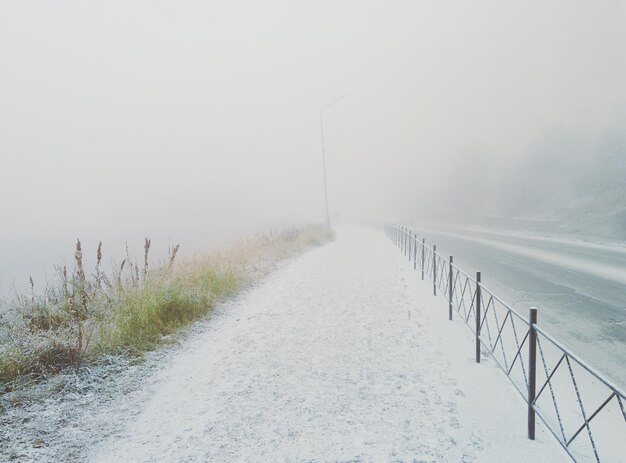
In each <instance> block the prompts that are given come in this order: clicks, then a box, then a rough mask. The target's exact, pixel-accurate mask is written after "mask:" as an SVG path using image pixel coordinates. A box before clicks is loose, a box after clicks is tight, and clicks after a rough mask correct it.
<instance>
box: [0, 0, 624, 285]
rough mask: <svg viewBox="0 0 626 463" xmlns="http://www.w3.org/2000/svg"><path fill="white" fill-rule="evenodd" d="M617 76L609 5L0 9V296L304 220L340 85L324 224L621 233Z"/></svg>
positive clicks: (315, 197) (616, 20)
mask: <svg viewBox="0 0 626 463" xmlns="http://www.w3.org/2000/svg"><path fill="white" fill-rule="evenodd" d="M625 82H626V7H625V6H624V3H623V2H620V1H619V0H615V1H611V0H602V1H598V2H583V1H526V2H517V3H512V2H501V1H475V2H461V1H458V2H426V1H412V0H411V1H409V0H407V1H391V2H383V1H363V0H360V1H316V2H306V3H304V2H291V1H266V2H253V1H238V2H234V1H211V2H206V1H201V0H195V1H187V2H177V1H173V0H170V1H163V0H161V1H152V0H150V1H148V0H143V1H133V2H128V1H107V2H93V1H65V0H59V1H55V2H48V1H27V2H26V1H17V0H16V1H12V0H4V1H3V2H2V3H1V4H0V217H2V226H1V228H0V278H1V281H2V284H1V285H0V286H2V287H3V289H6V287H7V286H9V287H11V286H12V285H13V284H15V285H16V286H17V287H22V286H23V285H24V284H25V282H26V281H27V279H28V275H34V277H35V280H36V281H38V282H41V281H43V280H45V278H46V275H49V273H50V271H51V269H52V266H53V265H54V264H57V263H60V262H61V260H63V259H65V260H70V259H71V255H72V254H71V252H72V246H73V243H74V240H75V239H76V238H77V237H81V238H82V239H83V240H84V241H85V242H86V245H87V249H93V250H94V252H95V246H96V244H97V242H98V241H99V240H102V241H103V242H104V243H105V251H108V252H110V254H109V256H110V257H120V256H121V255H122V250H123V247H124V241H128V242H129V246H130V247H131V249H134V250H135V252H137V253H140V252H141V245H142V241H141V240H142V239H143V237H144V236H150V237H152V238H153V246H154V247H155V248H157V249H159V248H160V249H162V250H165V249H166V248H167V246H168V245H169V244H170V243H175V242H180V243H181V245H182V249H183V250H185V251H186V252H188V253H190V252H194V251H196V250H204V249H209V248H211V247H212V246H215V245H217V244H219V243H223V242H226V241H229V240H231V239H233V238H235V237H238V236H244V235H246V234H250V233H256V232H262V231H266V230H269V229H273V228H280V227H285V226H290V225H298V224H302V223H306V222H312V221H318V222H319V221H322V220H323V219H324V214H325V210H324V190H323V175H322V153H321V139H320V110H321V109H322V108H323V107H325V106H326V105H327V104H328V103H330V102H332V101H333V100H335V99H336V98H338V97H341V96H343V95H346V94H347V95H348V96H347V97H346V98H344V99H342V100H341V101H339V102H337V103H336V104H334V105H333V106H331V107H330V108H328V109H327V110H326V111H325V112H324V127H325V140H326V142H325V143H326V157H327V172H328V194H329V203H330V213H331V216H332V217H333V220H334V221H337V220H341V219H359V220H360V219H364V220H372V219H375V220H378V219H386V220H408V219H410V220H424V221H432V220H438V221H445V222H455V223H468V224H483V225H496V226H502V225H503V224H507V223H508V224H509V225H511V224H513V225H514V226H530V225H529V224H531V222H532V223H542V224H546V223H548V224H550V223H554V222H555V221H556V222H557V223H558V225H559V229H562V230H563V231H564V232H570V231H573V232H578V231H581V232H584V233H586V234H593V233H597V234H598V235H602V236H604V237H610V238H620V237H621V238H623V237H624V228H625V227H626V213H625V210H624V203H623V200H622V198H624V197H625V194H626V189H625V186H624V182H625V180H624V179H626V167H625V158H626V135H625V128H626V90H625V87H626V84H625ZM509 219H514V220H513V221H512V222H511V221H510V220H509ZM507 220H509V221H508V222H507ZM520 220H521V222H520ZM568 224H569V225H568ZM552 228H554V227H552ZM39 284H41V283H39Z"/></svg>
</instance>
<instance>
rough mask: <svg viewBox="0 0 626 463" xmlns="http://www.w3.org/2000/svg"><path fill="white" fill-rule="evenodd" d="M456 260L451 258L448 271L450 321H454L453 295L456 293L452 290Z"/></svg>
mask: <svg viewBox="0 0 626 463" xmlns="http://www.w3.org/2000/svg"><path fill="white" fill-rule="evenodd" d="M453 262H454V258H453V257H452V256H450V269H449V271H448V319H449V320H452V294H453V293H454V291H453V288H452V263H453Z"/></svg>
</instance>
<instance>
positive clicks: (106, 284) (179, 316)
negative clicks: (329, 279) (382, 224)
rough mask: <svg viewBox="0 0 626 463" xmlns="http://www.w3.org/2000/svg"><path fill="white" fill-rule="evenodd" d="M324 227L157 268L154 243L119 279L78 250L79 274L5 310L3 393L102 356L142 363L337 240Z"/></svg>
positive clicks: (0, 337)
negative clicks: (239, 295) (292, 260)
mask: <svg viewBox="0 0 626 463" xmlns="http://www.w3.org/2000/svg"><path fill="white" fill-rule="evenodd" d="M331 238H332V236H331V234H330V233H329V232H328V231H327V230H326V229H325V228H324V227H322V226H308V227H304V228H299V229H290V230H286V231H283V232H280V233H275V234H269V235H263V236H257V237H255V238H252V239H247V240H242V241H240V242H238V243H236V244H234V245H232V246H230V247H228V248H225V249H222V250H220V251H218V252H215V253H213V254H210V255H205V256H196V257H194V258H192V259H187V260H179V259H177V258H176V255H177V252H178V246H176V247H174V248H172V249H171V250H170V252H169V257H168V259H167V260H166V261H164V262H161V263H160V264H158V265H156V266H154V265H153V264H152V263H151V262H150V259H149V253H150V240H148V239H146V241H145V245H144V261H143V263H142V264H139V263H136V262H132V261H131V260H130V258H127V259H124V261H122V262H121V263H120V265H119V266H118V267H117V269H116V270H115V271H114V272H112V273H113V274H108V275H107V274H106V273H104V272H103V271H102V270H101V268H100V262H101V260H102V253H101V246H98V250H97V264H96V267H95V269H94V271H93V273H92V274H91V275H88V274H87V272H86V269H85V268H84V267H83V251H82V249H81V244H80V241H79V242H77V245H76V252H75V262H74V268H73V270H71V271H70V270H68V269H67V268H65V267H61V268H59V271H58V279H57V283H56V284H55V285H52V286H50V287H48V288H47V289H46V290H45V292H44V294H41V295H37V294H35V293H34V291H33V292H32V293H31V294H20V295H17V296H16V297H15V298H14V299H13V300H11V301H4V302H2V306H1V307H0V392H2V391H3V390H4V391H7V390H11V389H14V388H15V387H17V386H18V385H20V384H23V383H24V382H28V381H33V380H37V379H40V378H42V377H46V376H49V375H52V374H55V373H58V372H59V371H61V370H64V369H67V368H80V366H81V365H82V364H84V363H85V362H91V361H94V360H97V359H98V358H99V357H101V356H102V355H109V354H116V353H121V352H123V353H125V354H128V353H130V354H134V355H138V354H141V353H142V352H145V351H147V350H151V349H153V348H154V347H155V346H157V345H159V344H160V343H162V342H164V341H166V340H168V339H170V338H171V335H173V334H175V333H176V332H177V331H178V330H179V329H180V328H181V327H183V326H186V325H188V324H189V323H191V322H192V321H193V320H195V319H198V318H200V317H203V316H206V315H207V314H209V313H210V312H211V310H212V309H213V307H214V306H215V304H216V302H218V301H220V300H223V299H224V298H227V297H229V296H231V295H233V294H235V293H236V292H237V291H238V290H240V289H241V288H242V287H243V286H245V285H246V284H249V283H251V282H253V281H255V279H257V278H258V277H259V276H260V275H262V274H263V272H264V271H265V270H267V269H268V268H269V267H271V265H272V264H274V263H276V262H278V261H279V260H281V259H283V258H285V257H288V256H290V255H293V254H295V253H297V252H298V251H301V250H302V249H304V248H306V247H307V246H310V245H314V244H321V243H323V242H324V241H327V240H328V239H331Z"/></svg>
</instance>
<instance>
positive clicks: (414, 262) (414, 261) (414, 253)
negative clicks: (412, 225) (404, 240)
mask: <svg viewBox="0 0 626 463" xmlns="http://www.w3.org/2000/svg"><path fill="white" fill-rule="evenodd" d="M413 270H417V232H415V233H413Z"/></svg>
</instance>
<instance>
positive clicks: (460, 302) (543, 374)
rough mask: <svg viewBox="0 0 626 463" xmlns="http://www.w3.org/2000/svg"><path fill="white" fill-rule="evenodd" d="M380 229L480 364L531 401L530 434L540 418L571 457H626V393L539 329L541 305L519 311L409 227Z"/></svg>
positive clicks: (609, 459)
mask: <svg viewBox="0 0 626 463" xmlns="http://www.w3.org/2000/svg"><path fill="white" fill-rule="evenodd" d="M382 229H383V231H384V232H385V234H386V235H387V236H388V237H389V238H390V239H391V240H392V241H393V242H394V243H395V244H396V246H397V247H398V248H399V249H400V251H401V252H402V253H404V255H405V256H406V257H407V259H408V261H409V262H411V263H412V264H413V269H415V270H416V271H417V272H419V273H421V278H422V280H424V279H425V278H428V279H429V280H431V282H432V288H433V294H434V295H435V296H436V295H441V296H442V297H444V298H445V299H446V300H447V301H448V318H449V319H450V320H452V319H453V318H454V314H455V313H456V316H457V317H459V318H460V319H461V320H463V322H465V324H466V325H467V326H468V327H469V328H470V330H471V331H472V333H473V334H474V338H475V350H476V352H475V358H476V362H478V363H480V361H481V359H482V358H483V355H489V356H490V357H491V358H492V359H493V360H494V361H495V363H496V364H497V365H498V366H499V367H500V368H501V369H502V371H503V372H504V373H505V374H506V376H507V377H508V378H509V379H510V381H511V382H512V384H513V385H514V386H515V389H517V391H518V392H519V393H520V395H521V396H522V398H523V399H524V400H525V402H526V403H527V404H528V412H527V419H528V437H529V439H534V438H535V422H536V417H539V419H540V420H541V421H542V422H543V423H544V424H545V426H546V428H547V429H548V430H549V431H550V432H551V433H552V435H553V436H554V437H555V438H556V439H557V440H558V442H559V443H560V444H561V446H562V447H563V449H564V450H565V451H566V452H567V454H568V455H569V456H570V457H571V458H572V460H574V461H576V462H598V463H599V462H618V461H620V462H626V411H625V409H624V403H625V402H626V396H625V395H624V392H622V391H621V390H620V389H619V388H618V387H617V386H615V385H614V384H611V382H610V381H608V380H607V379H606V378H604V377H603V375H602V374H600V373H598V372H597V371H595V370H594V369H593V368H592V367H591V366H589V365H588V364H587V363H586V362H584V361H583V360H581V359H580V358H579V357H578V356H577V355H576V354H574V353H573V352H571V351H570V350H569V349H568V348H566V347H565V346H563V345H562V344H561V343H560V342H559V341H558V340H556V339H555V338H554V337H552V336H551V335H549V334H548V333H547V332H546V331H545V330H544V329H543V328H541V327H540V326H539V325H538V324H537V309H536V308H531V309H530V310H529V314H528V316H526V317H525V316H523V315H521V314H520V313H519V312H518V311H516V310H515V309H513V308H512V307H511V306H510V305H508V304H507V303H506V302H504V301H503V300H502V299H500V298H499V297H498V296H496V295H495V294H494V293H493V292H492V291H490V290H489V289H488V288H486V287H485V285H484V284H483V283H482V282H481V273H480V272H477V273H476V275H475V276H470V275H468V274H467V273H465V272H464V271H463V270H461V269H460V268H459V267H458V266H456V265H455V264H454V258H453V256H449V257H448V258H446V257H444V256H443V255H442V254H441V253H440V252H438V250H437V246H436V245H433V246H432V247H431V246H427V245H426V240H425V239H423V238H422V239H421V240H420V239H419V238H418V235H417V233H416V232H414V231H412V230H410V229H408V228H407V227H403V226H401V225H397V224H383V225H382Z"/></svg>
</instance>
